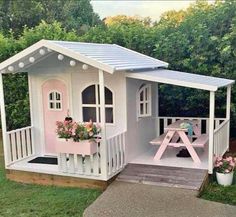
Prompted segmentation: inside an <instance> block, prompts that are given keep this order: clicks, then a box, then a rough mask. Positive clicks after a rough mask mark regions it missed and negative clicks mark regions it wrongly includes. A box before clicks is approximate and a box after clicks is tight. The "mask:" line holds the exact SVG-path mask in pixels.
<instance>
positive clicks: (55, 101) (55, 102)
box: [48, 90, 63, 111]
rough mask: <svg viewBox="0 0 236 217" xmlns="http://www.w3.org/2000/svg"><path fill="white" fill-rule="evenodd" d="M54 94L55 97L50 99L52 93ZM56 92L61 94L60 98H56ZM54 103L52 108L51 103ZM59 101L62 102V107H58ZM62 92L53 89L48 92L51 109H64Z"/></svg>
mask: <svg viewBox="0 0 236 217" xmlns="http://www.w3.org/2000/svg"><path fill="white" fill-rule="evenodd" d="M51 94H53V99H52V100H51V99H50V95H51ZM56 94H59V95H60V100H57V99H56ZM51 103H53V108H51V106H50V104H51ZM57 103H60V104H61V108H57ZM62 106H63V105H62V93H61V92H60V91H57V90H52V91H50V92H49V93H48V109H49V110H51V111H62V109H63V108H62Z"/></svg>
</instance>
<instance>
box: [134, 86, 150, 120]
mask: <svg viewBox="0 0 236 217" xmlns="http://www.w3.org/2000/svg"><path fill="white" fill-rule="evenodd" d="M141 93H143V100H141V97H140V96H141ZM146 96H147V98H146ZM136 100H137V118H143V117H150V116H152V86H151V84H144V85H141V88H139V90H138V92H137V96H136ZM141 104H143V114H141V109H140V107H141ZM146 107H147V109H146Z"/></svg>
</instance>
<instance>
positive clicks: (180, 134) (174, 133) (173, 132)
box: [150, 120, 201, 163]
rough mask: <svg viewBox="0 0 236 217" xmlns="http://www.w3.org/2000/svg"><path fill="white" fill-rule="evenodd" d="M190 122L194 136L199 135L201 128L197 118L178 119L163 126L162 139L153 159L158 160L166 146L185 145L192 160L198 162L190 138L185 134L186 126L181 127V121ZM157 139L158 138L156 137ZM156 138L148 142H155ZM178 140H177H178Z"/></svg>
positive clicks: (198, 159)
mask: <svg viewBox="0 0 236 217" xmlns="http://www.w3.org/2000/svg"><path fill="white" fill-rule="evenodd" d="M186 122H188V123H191V124H192V126H193V132H194V134H195V136H196V137H198V136H200V134H201V130H200V127H199V122H198V121H197V120H191V121H190V120H178V121H176V122H174V123H172V124H170V125H168V126H167V127H165V128H164V131H165V134H163V138H164V139H163V141H162V142H161V145H160V147H159V149H158V151H157V153H156V155H155V157H154V160H160V159H161V157H162V155H163V153H164V152H165V150H166V148H167V147H168V146H172V147H180V146H185V147H186V149H187V150H188V152H189V154H190V155H191V157H192V159H193V161H194V162H195V163H200V162H201V160H200V158H199V157H198V155H197V153H196V151H195V150H194V148H193V146H192V138H191V137H189V136H188V135H186V132H188V129H187V128H181V127H180V124H181V123H186ZM157 139H158V138H157ZM157 139H154V140H152V141H151V142H150V143H151V144H155V142H157ZM179 139H180V141H179V142H178V140H179Z"/></svg>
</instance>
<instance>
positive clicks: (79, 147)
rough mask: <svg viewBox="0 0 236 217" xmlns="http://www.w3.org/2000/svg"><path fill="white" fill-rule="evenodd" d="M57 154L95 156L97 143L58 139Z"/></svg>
mask: <svg viewBox="0 0 236 217" xmlns="http://www.w3.org/2000/svg"><path fill="white" fill-rule="evenodd" d="M56 152H57V153H66V154H81V155H93V154H95V153H96V152H97V143H96V142H95V141H93V140H83V141H80V142H74V141H73V140H72V139H69V140H67V141H66V140H65V139H57V143H56Z"/></svg>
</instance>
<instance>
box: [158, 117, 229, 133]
mask: <svg viewBox="0 0 236 217" xmlns="http://www.w3.org/2000/svg"><path fill="white" fill-rule="evenodd" d="M177 120H198V121H199V127H200V129H201V133H208V131H209V118H198V117H157V118H156V129H157V136H159V135H161V134H162V133H163V132H164V128H165V127H167V125H169V124H171V123H173V122H175V121H177ZM225 120H226V119H225V118H215V124H214V127H215V129H217V128H218V127H219V126H220V125H221V124H222V123H223V122H224V121H225Z"/></svg>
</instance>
